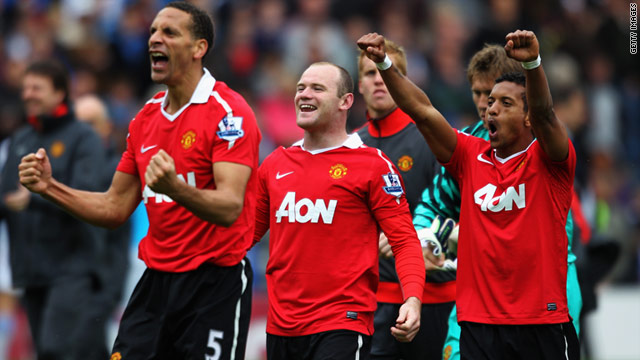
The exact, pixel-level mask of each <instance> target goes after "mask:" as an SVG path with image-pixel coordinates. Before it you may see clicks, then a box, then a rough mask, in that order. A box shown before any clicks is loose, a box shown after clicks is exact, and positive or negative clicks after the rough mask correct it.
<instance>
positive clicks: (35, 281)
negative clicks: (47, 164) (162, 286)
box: [0, 60, 107, 359]
mask: <svg viewBox="0 0 640 360" xmlns="http://www.w3.org/2000/svg"><path fill="white" fill-rule="evenodd" d="M68 82H69V79H68V76H67V74H66V72H65V70H64V67H63V66H62V65H60V64H58V63H56V62H54V61H52V60H47V61H40V62H35V63H33V64H32V65H30V66H29V67H28V68H27V70H26V73H25V75H24V77H23V89H22V99H23V102H24V106H25V112H26V115H27V119H28V121H29V125H28V126H26V127H23V128H21V129H20V130H18V131H16V132H15V133H14V134H13V136H12V138H11V143H10V145H9V150H8V156H7V160H6V163H5V166H4V169H3V171H2V180H1V191H0V193H1V196H2V197H1V199H2V201H3V202H4V205H5V206H6V208H7V209H8V210H9V211H8V212H7V219H8V224H9V239H10V246H11V271H12V280H13V282H14V286H16V287H20V288H24V294H23V296H22V302H23V304H24V306H25V309H26V311H27V315H28V318H29V324H30V328H31V334H32V337H33V339H34V343H35V346H36V352H37V353H38V357H39V358H42V359H46V358H48V359H63V358H68V359H91V358H100V357H102V358H106V356H107V350H106V343H105V339H104V335H103V334H102V333H101V332H99V331H96V329H99V328H100V326H101V325H104V319H103V320H102V322H101V320H100V319H96V318H94V317H93V310H94V309H93V303H92V300H93V297H94V296H97V294H98V293H99V292H100V291H101V289H102V287H103V285H104V284H102V282H101V278H100V276H99V275H100V273H99V272H100V270H101V269H100V268H99V266H98V265H99V254H101V253H102V251H101V246H102V245H104V241H105V239H104V233H103V232H101V231H99V230H98V229H97V228H95V227H93V226H90V225H87V224H84V223H82V222H80V221H79V220H77V219H76V218H74V217H73V216H71V215H69V214H67V213H66V212H64V211H63V210H62V209H60V208H58V207H57V206H55V205H53V204H49V203H47V202H46V201H45V200H44V199H42V198H41V197H40V196H36V195H31V193H29V192H28V191H27V189H26V188H24V187H22V186H21V185H20V184H19V183H18V164H19V162H20V159H21V158H22V156H24V155H26V154H27V153H28V152H33V151H36V150H38V148H46V149H47V150H48V151H49V152H50V154H51V161H52V163H54V164H55V165H56V168H57V169H58V170H57V171H56V173H55V174H56V177H58V178H60V179H61V180H62V181H65V182H67V183H71V184H75V185H76V186H78V187H81V188H83V189H92V188H94V187H95V186H97V185H98V183H99V181H98V179H99V178H98V176H97V175H98V174H99V171H100V168H101V167H102V166H103V163H104V150H103V149H102V147H101V146H96V144H97V143H99V141H100V140H99V138H98V137H97V135H96V134H95V133H94V132H93V131H92V130H91V128H90V127H89V126H87V125H85V124H80V123H78V122H77V121H76V120H75V118H74V116H73V112H72V110H71V109H70V102H69V86H68Z"/></svg>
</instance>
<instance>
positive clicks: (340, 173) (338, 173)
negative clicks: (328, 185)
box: [329, 164, 347, 180]
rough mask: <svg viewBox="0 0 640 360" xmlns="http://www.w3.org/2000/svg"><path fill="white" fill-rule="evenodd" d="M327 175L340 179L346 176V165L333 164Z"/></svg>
mask: <svg viewBox="0 0 640 360" xmlns="http://www.w3.org/2000/svg"><path fill="white" fill-rule="evenodd" d="M329 175H330V176H331V178H332V179H335V180H338V179H342V178H343V177H345V176H347V167H346V166H344V165H342V164H335V165H333V166H332V167H331V169H329Z"/></svg>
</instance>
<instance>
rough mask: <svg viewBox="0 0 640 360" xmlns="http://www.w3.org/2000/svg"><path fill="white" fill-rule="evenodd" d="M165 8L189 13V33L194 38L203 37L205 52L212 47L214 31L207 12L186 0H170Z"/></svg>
mask: <svg viewBox="0 0 640 360" xmlns="http://www.w3.org/2000/svg"><path fill="white" fill-rule="evenodd" d="M165 8H174V9H178V10H181V11H184V12H186V13H187V14H189V15H191V29H190V30H191V35H192V36H193V38H194V39H196V40H199V39H205V40H206V41H207V45H208V46H207V52H205V53H204V55H205V56H207V54H208V53H209V50H211V49H212V48H213V40H214V39H215V31H214V28H213V20H212V19H211V16H209V14H208V13H207V12H206V11H204V10H202V9H200V8H199V7H197V6H195V5H193V4H191V3H188V2H186V1H172V2H170V3H168V4H167V5H166V6H165Z"/></svg>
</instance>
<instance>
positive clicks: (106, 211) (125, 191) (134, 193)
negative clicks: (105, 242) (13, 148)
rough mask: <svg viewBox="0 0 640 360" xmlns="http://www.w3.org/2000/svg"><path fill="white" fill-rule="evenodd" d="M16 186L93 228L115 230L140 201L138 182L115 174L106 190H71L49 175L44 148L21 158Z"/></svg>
mask: <svg viewBox="0 0 640 360" xmlns="http://www.w3.org/2000/svg"><path fill="white" fill-rule="evenodd" d="M18 170H19V174H20V183H22V185H24V186H25V187H26V188H27V189H29V190H30V191H32V192H34V193H37V194H40V195H42V197H44V198H45V199H48V200H50V201H52V202H54V203H55V204H57V205H58V206H60V207H62V208H63V209H64V210H66V211H67V212H69V213H71V214H72V215H74V216H75V217H77V218H79V219H82V220H84V221H86V222H89V223H91V224H93V225H97V226H103V227H110V228H115V227H118V226H120V225H121V224H122V223H124V222H125V221H126V220H127V218H129V215H131V213H132V212H133V210H135V208H136V206H137V205H138V203H139V202H140V198H141V195H140V181H139V180H138V178H137V177H136V176H133V175H130V174H126V173H123V172H120V171H116V174H115V175H114V176H113V181H112V183H111V186H110V187H109V190H107V191H106V192H103V193H101V192H91V191H82V190H77V189H73V188H71V187H69V186H66V185H64V184H62V183H60V182H58V181H56V180H55V179H54V178H53V177H52V176H51V163H50V162H49V158H48V157H47V153H46V151H45V150H44V149H42V148H41V149H39V150H38V151H37V152H36V153H35V154H34V153H31V154H28V155H26V156H24V157H23V158H22V161H21V163H20V165H19V166H18Z"/></svg>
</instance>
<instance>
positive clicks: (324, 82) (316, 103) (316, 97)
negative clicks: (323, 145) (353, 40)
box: [294, 64, 343, 130]
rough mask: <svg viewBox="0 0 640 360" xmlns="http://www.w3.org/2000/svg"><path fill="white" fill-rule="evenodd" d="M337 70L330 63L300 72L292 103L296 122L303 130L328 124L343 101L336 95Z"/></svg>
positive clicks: (338, 77) (338, 76) (338, 74)
mask: <svg viewBox="0 0 640 360" xmlns="http://www.w3.org/2000/svg"><path fill="white" fill-rule="evenodd" d="M339 79H340V73H339V70H338V69H337V68H336V67H335V66H332V65H325V64H322V65H313V66H311V67H309V68H307V70H305V71H304V73H302V76H301V77H300V80H299V81H298V84H297V88H296V96H295V98H294V103H295V106H296V123H297V124H298V126H300V127H301V128H302V129H304V130H312V129H315V128H319V127H325V126H327V125H330V124H331V123H332V122H333V121H334V119H335V116H336V114H338V113H339V110H340V107H341V105H342V103H343V101H342V99H341V98H339V97H338V81H339Z"/></svg>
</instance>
